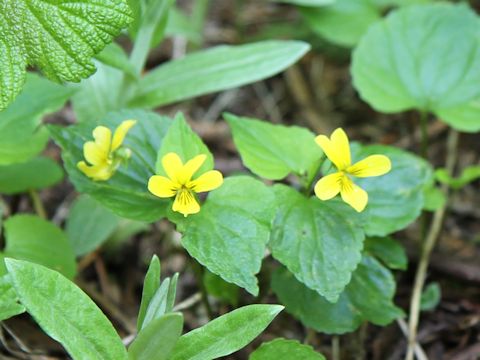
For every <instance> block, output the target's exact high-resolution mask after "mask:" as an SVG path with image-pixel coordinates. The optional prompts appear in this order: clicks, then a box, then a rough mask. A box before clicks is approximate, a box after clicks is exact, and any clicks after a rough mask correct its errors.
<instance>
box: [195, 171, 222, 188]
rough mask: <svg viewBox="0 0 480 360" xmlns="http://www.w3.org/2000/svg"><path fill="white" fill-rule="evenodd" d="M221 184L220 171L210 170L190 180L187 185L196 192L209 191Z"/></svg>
mask: <svg viewBox="0 0 480 360" xmlns="http://www.w3.org/2000/svg"><path fill="white" fill-rule="evenodd" d="M222 184H223V175H222V173H221V172H220V171H217V170H211V171H207V172H206V173H204V174H202V175H200V176H199V177H198V178H197V179H195V180H193V181H190V183H189V184H188V185H187V187H188V188H189V189H191V190H193V191H195V192H197V193H199V192H204V191H211V190H213V189H216V188H218V187H220V185H222Z"/></svg>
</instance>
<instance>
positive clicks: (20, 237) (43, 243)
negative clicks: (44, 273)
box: [4, 214, 77, 278]
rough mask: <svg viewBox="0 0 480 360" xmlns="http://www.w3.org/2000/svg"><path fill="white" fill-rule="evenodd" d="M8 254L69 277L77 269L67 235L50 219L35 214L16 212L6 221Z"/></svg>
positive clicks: (7, 255) (73, 274)
mask: <svg viewBox="0 0 480 360" xmlns="http://www.w3.org/2000/svg"><path fill="white" fill-rule="evenodd" d="M5 240H6V245H5V250H4V253H5V254H4V256H5V257H12V258H15V259H20V260H28V261H31V262H34V263H37V264H41V265H44V266H47V267H49V268H51V269H54V270H56V271H58V272H61V273H62V274H63V275H65V276H67V277H68V278H73V277H74V276H75V274H76V272H77V265H76V263H75V255H74V253H73V250H72V247H71V245H70V243H69V241H68V238H67V236H66V235H65V233H64V232H63V231H62V229H60V228H58V227H57V226H55V225H54V224H52V223H51V222H49V221H47V220H44V219H42V218H40V217H38V216H35V215H26V214H22V215H15V216H12V217H10V218H9V219H8V220H7V221H5Z"/></svg>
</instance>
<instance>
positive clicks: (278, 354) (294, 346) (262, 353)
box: [248, 338, 325, 360]
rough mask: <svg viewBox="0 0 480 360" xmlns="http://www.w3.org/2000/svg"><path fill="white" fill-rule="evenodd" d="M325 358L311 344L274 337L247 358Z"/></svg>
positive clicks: (318, 359) (306, 359)
mask: <svg viewBox="0 0 480 360" xmlns="http://www.w3.org/2000/svg"><path fill="white" fill-rule="evenodd" d="M280 359H288V360H325V357H324V356H323V355H322V354H320V353H317V352H315V350H313V348H312V347H311V346H308V345H303V344H300V343H299V342H298V341H296V340H287V339H281V338H279V339H275V340H272V341H269V342H265V343H263V344H262V345H261V346H260V347H259V348H258V349H257V350H255V351H254V352H253V353H251V354H250V357H249V358H248V360H280Z"/></svg>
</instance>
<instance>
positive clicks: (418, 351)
mask: <svg viewBox="0 0 480 360" xmlns="http://www.w3.org/2000/svg"><path fill="white" fill-rule="evenodd" d="M397 324H398V327H399V328H400V330H402V333H403V335H405V337H406V338H407V339H408V325H407V323H406V322H405V320H403V319H402V318H398V319H397ZM414 351H415V356H416V357H417V359H418V360H428V357H427V355H426V354H425V351H423V349H422V347H421V346H420V344H419V343H418V342H415V348H414Z"/></svg>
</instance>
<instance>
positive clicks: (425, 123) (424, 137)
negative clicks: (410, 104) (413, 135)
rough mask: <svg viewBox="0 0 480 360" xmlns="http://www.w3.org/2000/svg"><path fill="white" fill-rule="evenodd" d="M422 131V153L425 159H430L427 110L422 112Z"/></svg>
mask: <svg viewBox="0 0 480 360" xmlns="http://www.w3.org/2000/svg"><path fill="white" fill-rule="evenodd" d="M420 131H421V134H422V135H421V144H420V154H421V155H422V157H423V158H424V159H428V114H427V113H426V112H425V111H422V112H421V113H420Z"/></svg>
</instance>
